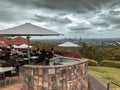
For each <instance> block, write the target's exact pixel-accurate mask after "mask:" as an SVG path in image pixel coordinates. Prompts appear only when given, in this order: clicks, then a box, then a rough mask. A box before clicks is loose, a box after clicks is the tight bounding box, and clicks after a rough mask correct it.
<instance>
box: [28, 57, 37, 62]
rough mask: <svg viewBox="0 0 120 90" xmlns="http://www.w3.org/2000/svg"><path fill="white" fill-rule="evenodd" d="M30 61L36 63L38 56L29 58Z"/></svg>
mask: <svg viewBox="0 0 120 90" xmlns="http://www.w3.org/2000/svg"><path fill="white" fill-rule="evenodd" d="M30 59H31V60H32V61H33V62H37V60H38V59H39V57H38V56H31V57H30Z"/></svg>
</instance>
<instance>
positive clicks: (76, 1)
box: [6, 0, 118, 13]
mask: <svg viewBox="0 0 120 90" xmlns="http://www.w3.org/2000/svg"><path fill="white" fill-rule="evenodd" d="M6 1H8V2H9V3H11V4H14V5H16V6H22V7H35V8H41V7H43V8H44V7H45V8H50V9H59V10H67V11H73V12H80V13H84V12H88V11H92V10H96V9H99V8H101V5H103V4H107V3H108V1H109V2H112V1H111V0H6ZM117 1H118V0H117ZM113 6H114V5H113Z"/></svg>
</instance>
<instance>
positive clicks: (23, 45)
mask: <svg viewBox="0 0 120 90" xmlns="http://www.w3.org/2000/svg"><path fill="white" fill-rule="evenodd" d="M18 48H28V44H22V45H19V46H18ZM29 48H32V46H31V45H29Z"/></svg>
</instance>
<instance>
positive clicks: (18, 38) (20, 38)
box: [8, 36, 34, 46]
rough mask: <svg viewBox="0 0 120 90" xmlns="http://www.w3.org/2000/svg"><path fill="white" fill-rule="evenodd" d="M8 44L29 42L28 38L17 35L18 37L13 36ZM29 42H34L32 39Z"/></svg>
mask: <svg viewBox="0 0 120 90" xmlns="http://www.w3.org/2000/svg"><path fill="white" fill-rule="evenodd" d="M8 44H10V45H11V44H13V45H17V46H19V45H22V44H28V40H27V39H26V38H23V37H20V36H19V37H16V38H13V39H11V40H10V41H9V42H8ZM29 44H30V45H31V44H34V43H33V42H32V41H29Z"/></svg>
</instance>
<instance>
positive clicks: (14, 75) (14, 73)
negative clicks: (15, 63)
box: [9, 70, 20, 84]
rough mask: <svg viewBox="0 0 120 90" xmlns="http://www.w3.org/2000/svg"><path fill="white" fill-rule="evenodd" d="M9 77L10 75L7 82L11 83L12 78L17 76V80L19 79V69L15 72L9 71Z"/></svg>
mask: <svg viewBox="0 0 120 90" xmlns="http://www.w3.org/2000/svg"><path fill="white" fill-rule="evenodd" d="M9 77H10V78H9V84H11V83H12V79H13V78H14V77H18V80H20V77H19V71H18V72H17V71H16V70H13V71H11V75H10V76H9Z"/></svg>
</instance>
